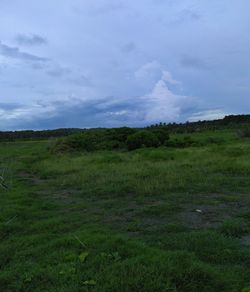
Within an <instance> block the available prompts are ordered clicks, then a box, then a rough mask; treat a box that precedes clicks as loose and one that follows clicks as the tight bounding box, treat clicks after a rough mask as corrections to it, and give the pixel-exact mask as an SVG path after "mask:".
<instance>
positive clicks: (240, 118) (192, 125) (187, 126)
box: [147, 115, 250, 134]
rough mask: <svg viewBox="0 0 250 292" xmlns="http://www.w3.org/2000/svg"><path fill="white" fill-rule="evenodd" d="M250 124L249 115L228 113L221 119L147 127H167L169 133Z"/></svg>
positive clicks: (232, 127)
mask: <svg viewBox="0 0 250 292" xmlns="http://www.w3.org/2000/svg"><path fill="white" fill-rule="evenodd" d="M249 124H250V115H229V116H226V117H225V118H223V119H218V120H212V121H197V122H186V123H169V124H166V123H159V124H154V125H151V126H149V127H147V128H149V129H153V128H167V129H168V131H169V133H180V134H181V133H193V132H201V131H209V130H224V129H240V128H242V127H245V126H246V125H249Z"/></svg>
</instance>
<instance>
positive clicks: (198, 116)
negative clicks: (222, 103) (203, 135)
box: [188, 109, 232, 122]
mask: <svg viewBox="0 0 250 292" xmlns="http://www.w3.org/2000/svg"><path fill="white" fill-rule="evenodd" d="M230 114H232V113H228V112H225V111H223V110H221V109H214V110H206V111H201V112H197V113H194V114H193V115H192V116H191V117H189V119H188V120H189V121H190V122H195V121H204V120H218V119H223V118H224V117H225V116H227V115H230Z"/></svg>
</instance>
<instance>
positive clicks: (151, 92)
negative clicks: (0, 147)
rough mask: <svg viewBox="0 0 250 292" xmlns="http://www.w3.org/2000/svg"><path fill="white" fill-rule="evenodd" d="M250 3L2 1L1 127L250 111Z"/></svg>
mask: <svg viewBox="0 0 250 292" xmlns="http://www.w3.org/2000/svg"><path fill="white" fill-rule="evenodd" d="M249 15H250V1H249V0H230V1H229V0H220V1H218V0H210V1H207V0H74V1H72V0H53V1H52V0H43V1H34V0H12V1H10V0H0V130H8V129H11V130H12V129H47V128H59V127H82V128H83V127H97V126H102V127H103V126H105V127H111V126H112V127H113V126H115V127H116V126H124V125H127V126H144V125H149V124H152V123H156V122H160V121H162V122H173V121H175V122H178V121H186V120H190V121H191V120H199V119H213V118H220V117H223V116H224V115H226V114H231V113H232V114H237V113H250V17H249Z"/></svg>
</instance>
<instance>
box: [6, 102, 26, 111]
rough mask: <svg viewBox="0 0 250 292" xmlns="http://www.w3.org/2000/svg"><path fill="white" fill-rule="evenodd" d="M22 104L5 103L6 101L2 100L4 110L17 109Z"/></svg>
mask: <svg viewBox="0 0 250 292" xmlns="http://www.w3.org/2000/svg"><path fill="white" fill-rule="evenodd" d="M22 106H23V105H22V104H20V103H7V102H6V103H5V102H0V109H2V110H15V109H18V108H22Z"/></svg>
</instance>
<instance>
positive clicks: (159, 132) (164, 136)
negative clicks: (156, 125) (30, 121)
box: [151, 128, 169, 145]
mask: <svg viewBox="0 0 250 292" xmlns="http://www.w3.org/2000/svg"><path fill="white" fill-rule="evenodd" d="M151 132H152V133H153V134H154V135H155V136H156V137H157V138H158V140H159V141H160V143H161V145H163V144H164V143H165V142H166V141H168V140H169V134H168V131H167V130H166V129H164V128H162V129H153V130H151Z"/></svg>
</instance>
